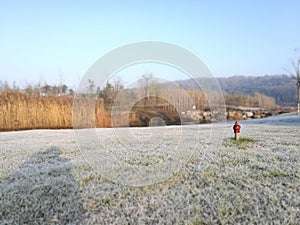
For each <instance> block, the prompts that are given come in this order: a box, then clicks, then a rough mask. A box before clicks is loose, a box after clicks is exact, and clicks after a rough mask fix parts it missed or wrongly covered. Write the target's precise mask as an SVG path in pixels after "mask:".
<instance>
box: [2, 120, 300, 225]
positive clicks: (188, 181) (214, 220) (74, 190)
mask: <svg viewBox="0 0 300 225" xmlns="http://www.w3.org/2000/svg"><path fill="white" fill-rule="evenodd" d="M241 125H242V130H241V131H242V133H241V137H242V138H243V139H242V140H241V141H240V142H238V143H237V142H235V141H233V140H232V139H231V137H232V135H233V134H232V128H231V126H232V123H228V124H216V125H197V126H185V127H184V132H183V131H182V127H180V126H178V127H161V128H153V129H152V130H149V129H145V128H140V129H137V128H134V129H131V130H130V132H131V134H130V135H132V136H133V137H135V138H134V139H126V138H127V136H126V135H128V133H126V132H128V130H126V129H124V128H121V129H118V130H117V131H116V130H114V129H97V130H96V133H95V135H96V136H97V138H98V140H99V143H100V144H101V146H104V150H103V151H102V150H101V151H99V150H97V148H95V146H94V145H97V143H96V144H95V143H94V142H93V140H94V139H93V138H91V136H86V137H85V136H84V135H83V134H84V133H79V135H80V136H78V133H77V136H76V135H75V134H74V131H73V130H33V131H20V132H8V133H0V143H1V144H0V153H1V155H0V157H1V158H0V162H1V167H0V224H300V126H299V125H300V117H296V116H285V117H276V118H275V119H274V118H270V119H264V120H255V121H245V122H241ZM122 129H123V130H122ZM114 135H117V137H118V138H114V137H115V136H114ZM198 135H199V136H198ZM178 138H179V139H178ZM180 138H181V139H180ZM78 140H79V142H80V144H79V146H80V147H81V150H82V153H83V155H82V154H81V152H80V151H79V148H78V145H77V141H78ZM84 140H87V141H86V142H84ZM89 140H91V141H92V142H93V143H89ZM157 140H159V141H157ZM191 153H193V154H192V155H191ZM86 160H87V161H88V162H89V164H88V163H87V162H86ZM165 162H167V163H166V164H164V163H165ZM89 165H91V166H93V168H92V167H91V166H89ZM109 165H111V166H109ZM176 165H177V166H176ZM126 166H127V167H126ZM149 168H150V169H149ZM151 168H152V169H151ZM154 182H158V183H154ZM122 183H123V184H124V183H125V184H130V185H132V186H129V185H123V184H122ZM150 183H152V184H150ZM153 183H154V184H153ZM142 184H150V185H144V186H143V185H142Z"/></svg>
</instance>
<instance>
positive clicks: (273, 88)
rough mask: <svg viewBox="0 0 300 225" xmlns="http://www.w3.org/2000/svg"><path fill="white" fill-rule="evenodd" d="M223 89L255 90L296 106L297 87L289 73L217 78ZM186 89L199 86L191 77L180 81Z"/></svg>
mask: <svg viewBox="0 0 300 225" xmlns="http://www.w3.org/2000/svg"><path fill="white" fill-rule="evenodd" d="M217 79H218V81H219V84H220V86H221V88H222V90H223V91H224V92H226V93H228V94H239V95H250V96H252V95H254V93H255V92H259V93H261V94H264V95H267V96H270V97H274V98H275V99H276V104H277V105H279V106H296V100H297V97H296V96H297V88H296V84H295V81H294V80H293V78H291V77H289V76H287V75H265V76H231V77H221V78H217ZM197 82H198V83H199V84H201V83H205V84H208V83H209V79H208V78H201V79H198V80H197ZM178 83H179V85H180V86H181V87H183V88H185V89H194V88H198V87H197V85H196V84H195V82H194V81H193V80H191V79H189V80H184V81H178Z"/></svg>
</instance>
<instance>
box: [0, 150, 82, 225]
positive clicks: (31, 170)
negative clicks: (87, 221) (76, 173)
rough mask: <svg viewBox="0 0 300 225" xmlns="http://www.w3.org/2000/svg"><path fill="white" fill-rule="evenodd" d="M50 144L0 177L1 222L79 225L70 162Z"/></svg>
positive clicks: (77, 197) (79, 211)
mask: <svg viewBox="0 0 300 225" xmlns="http://www.w3.org/2000/svg"><path fill="white" fill-rule="evenodd" d="M60 154H61V150H60V149H59V148H57V147H51V148H48V149H46V150H45V151H42V152H38V153H36V154H34V155H32V156H31V157H30V159H29V160H28V161H26V162H25V163H23V164H21V165H20V166H19V167H18V168H17V169H15V170H13V171H11V172H9V173H8V174H6V176H5V177H4V178H3V179H1V180H0V221H1V224H2V223H3V224H82V223H83V218H84V210H83V205H82V198H81V194H80V191H79V188H78V186H77V185H76V182H75V180H74V178H73V176H72V173H71V169H72V164H71V162H70V161H69V160H68V159H67V158H63V157H60Z"/></svg>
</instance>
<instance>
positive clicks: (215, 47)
mask: <svg viewBox="0 0 300 225" xmlns="http://www.w3.org/2000/svg"><path fill="white" fill-rule="evenodd" d="M299 11H300V1H298V0H265V1H260V0H253V1H249V0H248V1H246V0H245V1H241V0H236V1H234V0H231V1H230V0H228V1H226V0H224V1H218V0H212V1H206V0H205V1H204V0H203V1H202V0H199V1H196V0H188V1H169V0H166V1H157V0H151V1H131V0H127V1H121V0H119V1H117V0H112V1H96V0H95V1H88V0H86V1H56V0H53V1H33V0H27V1H16V0H10V1H1V3H0V40H1V41H0V81H8V82H12V81H16V82H17V83H18V84H20V85H24V84H28V83H38V82H47V83H49V84H57V83H59V82H61V81H62V82H64V83H66V84H67V85H71V86H72V85H73V86H74V85H75V86H76V85H77V84H78V83H79V82H80V80H81V78H82V76H84V74H85V73H86V71H87V70H88V69H89V68H90V67H91V65H93V63H95V62H96V61H97V60H98V59H99V58H100V57H102V56H103V55H104V54H106V53H108V52H110V51H111V50H113V49H116V48H118V47H120V46H123V45H127V44H130V43H134V42H140V41H162V42H168V43H172V44H175V45H178V46H180V47H182V48H185V49H187V50H189V51H191V52H193V53H194V54H196V55H197V56H198V57H199V58H200V59H201V60H202V61H203V62H204V63H205V64H206V65H207V67H208V68H209V70H210V71H211V72H212V74H213V75H214V76H216V77H227V76H232V75H247V76H248V75H255V76H263V75H266V74H268V75H272V74H283V73H285V70H284V68H287V69H289V68H290V62H289V60H290V59H291V58H293V57H294V55H295V52H294V49H295V48H299V47H300V29H299V28H300V19H299V16H298V15H299ZM143 72H145V73H148V72H150V73H151V68H150V71H149V65H147V69H145V71H142V69H139V71H138V73H143ZM124 76H126V75H124ZM127 76H131V75H127ZM169 76H172V75H169ZM122 79H123V78H122ZM124 79H125V78H124ZM170 79H171V77H170Z"/></svg>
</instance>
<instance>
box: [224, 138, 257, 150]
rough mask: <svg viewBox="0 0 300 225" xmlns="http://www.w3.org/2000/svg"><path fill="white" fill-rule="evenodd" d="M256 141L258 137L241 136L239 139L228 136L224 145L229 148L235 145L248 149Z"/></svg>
mask: <svg viewBox="0 0 300 225" xmlns="http://www.w3.org/2000/svg"><path fill="white" fill-rule="evenodd" d="M255 142H257V140H256V139H253V138H248V137H240V139H239V140H235V139H234V138H227V139H225V140H224V141H223V145H224V146H225V147H229V148H230V147H233V148H238V149H248V148H249V147H251V146H252V145H253V144H254V143H255Z"/></svg>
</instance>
